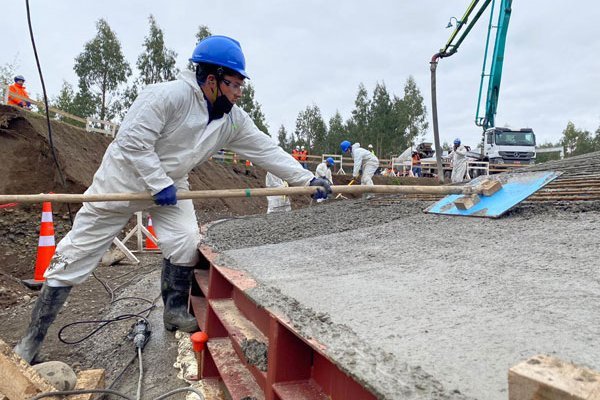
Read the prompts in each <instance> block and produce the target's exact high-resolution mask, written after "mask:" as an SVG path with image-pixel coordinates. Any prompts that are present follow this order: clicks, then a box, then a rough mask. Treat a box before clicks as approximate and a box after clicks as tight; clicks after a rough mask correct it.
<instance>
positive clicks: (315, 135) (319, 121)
mask: <svg viewBox="0 0 600 400" xmlns="http://www.w3.org/2000/svg"><path fill="white" fill-rule="evenodd" d="M295 134H296V138H297V142H298V143H299V144H302V145H305V146H306V148H307V150H308V151H309V152H312V153H323V152H324V151H325V150H326V145H327V144H326V139H325V138H326V137H327V126H326V125H325V121H323V117H322V116H321V109H319V107H318V106H317V105H316V104H313V105H312V106H307V107H306V109H305V110H304V111H300V113H298V117H297V118H296V130H295Z"/></svg>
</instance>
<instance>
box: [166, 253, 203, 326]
mask: <svg viewBox="0 0 600 400" xmlns="http://www.w3.org/2000/svg"><path fill="white" fill-rule="evenodd" d="M193 275H194V268H193V267H184V266H180V265H174V264H171V263H170V262H169V260H164V265H163V270H162V276H161V294H162V299H163V303H164V305H165V310H164V313H163V322H164V325H165V329H166V330H168V331H174V330H176V329H179V330H180V331H183V332H196V331H198V330H200V329H199V328H198V323H197V322H196V318H195V317H194V316H193V315H191V314H190V313H189V312H188V298H189V293H190V286H191V284H192V277H193Z"/></svg>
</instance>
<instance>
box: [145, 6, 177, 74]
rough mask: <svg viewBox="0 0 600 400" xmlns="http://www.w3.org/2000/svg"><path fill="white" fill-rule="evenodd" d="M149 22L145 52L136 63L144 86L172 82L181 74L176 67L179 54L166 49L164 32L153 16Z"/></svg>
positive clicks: (149, 18)
mask: <svg viewBox="0 0 600 400" xmlns="http://www.w3.org/2000/svg"><path fill="white" fill-rule="evenodd" d="M148 21H149V22H150V32H149V34H148V36H146V37H145V39H144V44H143V48H144V50H143V51H142V53H141V54H140V55H139V56H138V59H137V63H136V66H137V68H138V71H139V72H140V76H139V82H140V83H141V84H142V85H150V84H152V83H158V82H164V81H171V80H173V79H175V76H176V75H177V74H178V73H179V70H178V69H177V68H176V67H175V62H176V58H177V53H175V52H174V51H173V50H170V49H167V48H166V47H165V40H164V35H163V31H162V29H160V27H159V26H158V24H157V23H156V20H155V19H154V17H153V16H152V15H150V17H148Z"/></svg>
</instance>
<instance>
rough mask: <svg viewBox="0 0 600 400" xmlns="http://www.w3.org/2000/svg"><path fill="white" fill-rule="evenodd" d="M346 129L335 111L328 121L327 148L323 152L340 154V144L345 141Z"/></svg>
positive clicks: (338, 113) (339, 115)
mask: <svg viewBox="0 0 600 400" xmlns="http://www.w3.org/2000/svg"><path fill="white" fill-rule="evenodd" d="M347 135H348V134H347V131H346V127H345V126H344V121H343V120H342V116H341V114H340V112H339V111H337V110H336V112H335V114H334V115H333V117H331V118H330V119H329V132H328V134H327V147H326V149H325V152H327V153H335V154H337V153H338V152H340V143H341V142H342V141H343V140H346V137H347Z"/></svg>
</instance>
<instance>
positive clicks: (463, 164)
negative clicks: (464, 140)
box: [451, 138, 467, 183]
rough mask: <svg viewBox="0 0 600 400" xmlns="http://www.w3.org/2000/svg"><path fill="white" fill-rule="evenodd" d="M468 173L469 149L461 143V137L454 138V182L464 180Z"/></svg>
mask: <svg viewBox="0 0 600 400" xmlns="http://www.w3.org/2000/svg"><path fill="white" fill-rule="evenodd" d="M466 173H467V149H466V148H465V146H462V145H461V144H460V139H458V138H456V139H454V150H453V151H452V177H451V179H452V183H458V182H462V181H463V180H464V178H465V174H466Z"/></svg>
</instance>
